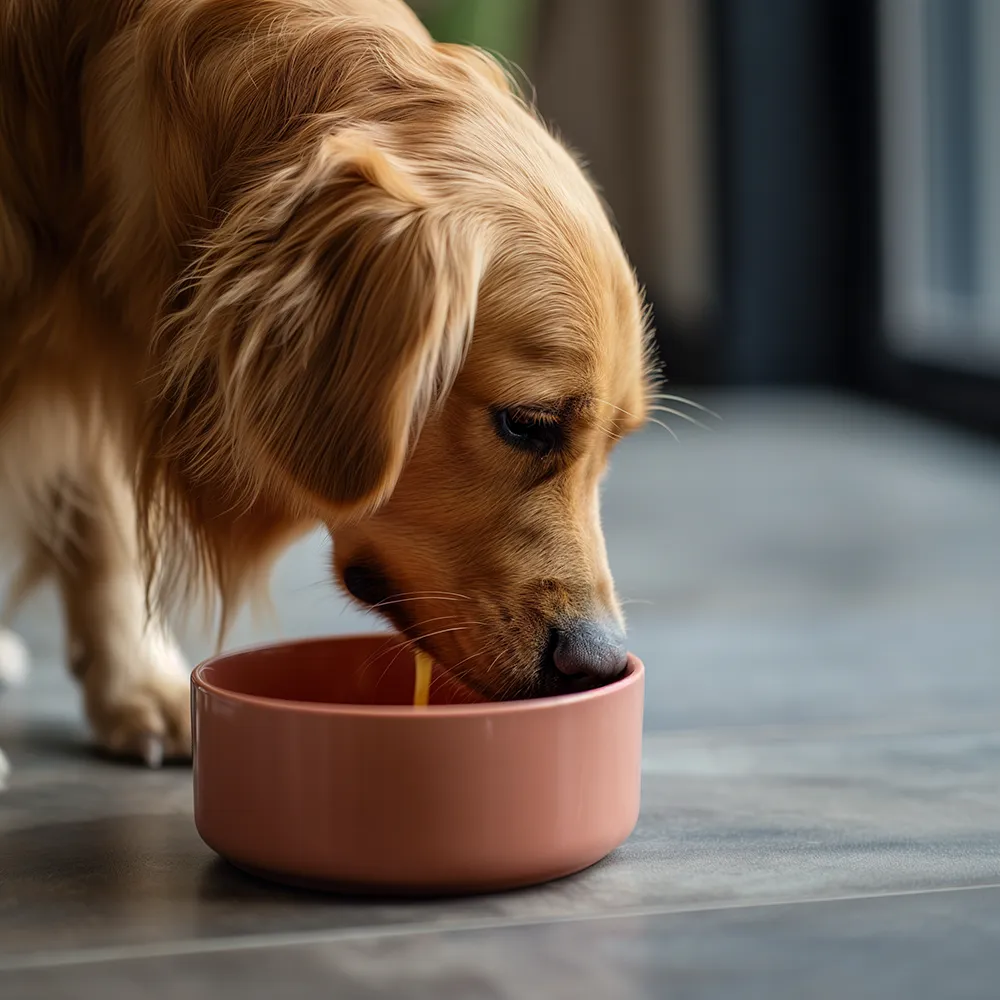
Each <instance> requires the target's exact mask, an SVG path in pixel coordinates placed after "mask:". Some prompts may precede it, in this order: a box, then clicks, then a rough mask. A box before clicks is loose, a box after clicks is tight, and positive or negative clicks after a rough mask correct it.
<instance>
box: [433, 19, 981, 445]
mask: <svg viewBox="0 0 1000 1000" xmlns="http://www.w3.org/2000/svg"><path fill="white" fill-rule="evenodd" d="M416 7H417V9H418V11H419V12H420V13H421V14H422V16H423V17H424V18H425V20H426V23H427V24H428V26H429V27H430V29H431V30H432V32H433V33H434V34H435V35H436V36H437V37H438V38H441V39H446V40H453V41H464V42H472V43H475V44H477V45H481V46H483V47H484V48H487V49H490V50H492V51H494V52H496V53H499V54H501V55H502V56H503V57H505V58H506V59H507V60H509V61H511V62H512V63H514V64H516V65H517V66H518V67H521V68H522V69H523V71H524V74H525V75H526V76H527V78H528V79H530V80H531V81H532V83H533V84H534V87H535V91H536V95H537V101H538V104H539V107H540V109H541V112H542V114H543V115H544V117H545V118H546V119H547V120H548V121H550V122H551V123H552V124H553V125H554V126H555V128H556V129H557V130H558V132H559V133H560V134H561V135H562V136H564V137H565V138H566V140H567V141H568V142H569V143H570V144H571V145H572V146H574V147H575V148H576V149H577V150H578V151H579V152H580V153H581V155H582V156H583V158H584V159H585V160H586V162H587V163H588V164H589V166H590V169H591V172H592V174H593V176H594V178H595V179H596V180H597V182H598V183H599V185H600V186H601V188H602V189H603V191H604V193H605V195H606V197H607V200H608V202H609V203H610V205H611V207H612V209H613V212H614V215H615V219H616V221H617V224H618V226H619V229H620V232H621V234H622V238H623V240H624V242H625V245H626V247H627V249H628V251H629V253H630V254H631V256H632V258H633V260H634V262H635V264H636V267H637V269H638V271H639V275H640V278H641V280H642V281H643V282H644V284H645V285H646V288H647V290H648V294H649V298H650V300H651V302H652V303H653V306H654V308H655V318H656V326H657V330H658V334H659V338H660V343H661V347H662V351H663V357H664V361H665V364H666V371H667V374H668V376H669V378H670V379H671V380H672V381H674V382H678V383H682V384H692V383H697V384H700V385H706V384H725V385H748V384H749V385H762V384H767V385H789V384H794V385H802V384H810V385H821V386H835V387H839V388H846V389H849V390H851V391H860V392H864V393H867V394H870V395H874V396H878V397H884V398H891V399H893V400H896V401H899V402H901V403H905V404H906V405H908V406H914V407H919V408H922V409H926V410H929V411H933V412H936V413H938V414H941V415H943V416H947V417H950V418H954V419H959V420H962V421H966V422H970V423H974V424H976V425H977V426H980V427H986V428H990V429H992V430H994V431H996V430H997V429H998V428H1000V381H998V379H1000V282H998V281H996V280H991V279H992V278H994V276H995V275H997V274H998V273H1000V60H998V59H997V58H996V53H997V52H1000V4H998V3H996V2H995V0H881V2H877V0H419V2H418V3H417V4H416Z"/></svg>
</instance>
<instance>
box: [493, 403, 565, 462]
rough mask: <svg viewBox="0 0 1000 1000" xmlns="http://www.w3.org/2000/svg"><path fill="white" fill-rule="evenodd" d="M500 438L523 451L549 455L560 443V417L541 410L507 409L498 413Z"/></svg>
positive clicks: (497, 423) (497, 422)
mask: <svg viewBox="0 0 1000 1000" xmlns="http://www.w3.org/2000/svg"><path fill="white" fill-rule="evenodd" d="M496 427H497V434H499V435H500V440H501V441H504V442H505V443H506V444H509V445H511V446H512V447H514V448H520V449H521V450H522V451H532V452H535V454H537V455H548V454H549V453H550V452H552V451H555V450H556V448H558V447H559V444H560V430H561V428H560V425H559V418H558V417H557V416H556V415H555V414H554V413H545V412H542V411H539V410H519V409H513V408H511V409H506V410H498V411H497V413H496Z"/></svg>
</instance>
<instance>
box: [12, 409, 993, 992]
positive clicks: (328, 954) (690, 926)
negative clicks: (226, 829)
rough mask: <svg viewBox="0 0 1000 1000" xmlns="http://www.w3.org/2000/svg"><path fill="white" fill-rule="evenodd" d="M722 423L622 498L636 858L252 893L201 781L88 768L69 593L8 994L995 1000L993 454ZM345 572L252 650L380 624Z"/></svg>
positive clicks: (641, 458)
mask: <svg viewBox="0 0 1000 1000" xmlns="http://www.w3.org/2000/svg"><path fill="white" fill-rule="evenodd" d="M699 398H701V397H699ZM708 402H710V403H713V404H714V405H715V406H716V408H717V409H720V410H721V411H722V412H723V415H724V416H725V423H724V424H723V425H722V427H721V429H720V430H718V431H716V432H715V433H713V434H711V435H706V434H702V433H694V434H686V435H682V437H681V442H680V443H679V444H677V443H674V442H673V441H671V440H670V439H669V437H667V436H666V435H662V434H645V435H643V436H642V437H640V438H639V439H637V440H635V441H632V442H629V443H628V444H627V445H626V446H625V447H624V448H623V449H622V450H621V451H620V453H619V455H618V456H617V458H616V461H615V468H614V472H613V474H612V476H611V479H610V481H609V484H608V487H607V492H606V500H605V510H606V527H607V533H608V537H609V546H610V549H611V555H612V562H613V564H614V565H615V568H616V575H617V577H618V580H619V584H620V589H621V591H622V593H623V595H624V596H625V597H626V598H629V599H634V601H635V603H631V604H629V606H628V611H629V614H630V619H631V635H632V646H633V648H634V649H635V650H636V651H637V652H639V653H640V655H642V656H643V658H644V659H645V660H646V663H647V665H648V667H649V684H648V702H647V712H646V729H647V735H646V744H645V776H644V786H643V810H642V816H641V819H640V822H639V826H638V828H637V830H636V832H635V834H634V836H633V837H632V839H631V840H630V841H629V842H628V843H627V844H626V845H625V846H624V847H623V848H622V849H621V850H619V851H618V852H616V853H615V854H614V855H613V856H612V857H610V858H608V859H607V860H605V861H604V862H602V863H601V864H599V865H598V866H596V867H595V868H593V869H591V870H590V871H588V872H585V873H583V874H582V875H579V876H577V877H575V878H572V879H567V880H565V881H562V882H559V883H555V884H552V885H548V886H542V887H539V888H536V889H531V890H526V891H521V892H516V893H508V894H503V895H498V896H492V897H480V898H472V899H463V900H452V901H446V902H442V901H425V902H405V903H404V902H398V901H392V900H388V901H375V900H365V901H359V900H345V899H337V898H332V897H326V896H322V895H318V894H309V893H299V892H293V891H290V890H285V889H278V888H274V887H271V886H269V885H266V884H263V883H260V882H256V881H253V880H251V879H249V878H247V877H245V876H243V875H241V874H239V873H237V872H236V871H234V870H232V869H230V868H229V867H227V866H226V865H225V864H223V863H221V862H219V861H217V860H216V859H215V858H214V857H213V855H212V854H211V852H210V851H209V850H208V849H207V848H206V847H204V846H203V845H202V844H201V842H200V841H199V839H198V837H197V834H196V833H195V831H194V828H193V825H192V821H191V802H190V776H189V774H188V773H187V772H186V771H185V770H183V769H167V770H164V771H161V772H153V773H150V772H145V771H142V770H140V769H138V768H131V767H122V766H118V765H114V764H111V763H109V762H106V761H103V760H101V759H99V758H96V757H94V756H93V755H92V754H90V753H89V751H88V748H87V743H86V734H85V731H84V730H83V729H82V727H81V725H80V722H79V719H78V714H77V704H76V696H75V693H74V691H73V689H72V687H71V685H70V683H69V682H68V681H67V680H66V678H65V677H64V675H63V672H62V670H61V668H60V667H59V660H60V656H61V634H60V628H59V623H58V613H57V610H56V608H55V605H54V603H53V602H52V599H51V596H50V595H43V596H42V597H41V598H39V599H38V600H37V601H36V602H35V603H34V604H33V606H32V607H31V609H30V610H29V612H28V613H27V614H26V615H25V618H24V621H23V622H22V623H21V627H22V630H23V632H24V634H25V635H26V636H27V637H28V639H29V640H30V642H31V644H32V647H33V650H34V653H35V655H36V660H37V664H36V669H35V671H34V673H33V674H32V677H31V681H30V683H29V685H28V687H26V688H24V689H22V690H19V691H16V692H13V693H10V694H8V695H6V696H5V697H4V699H3V700H2V702H0V745H2V746H4V747H5V749H6V750H7V751H8V754H9V756H10V758H11V760H12V762H13V764H14V767H15V772H14V776H13V782H12V786H11V789H10V790H9V792H8V793H7V794H6V795H5V796H3V797H2V798H0V996H3V997H5V998H6V997H11V998H12V1000H13V998H18V1000H20V998H22V997H25V998H30V997H64V996H65V997H85V998H90V997H100V998H102V1000H103V998H106V997H118V996H122V997H130V996H144V997H175V996H176V997H185V998H190V997H193V996H198V995H202V994H206V995H207V994H208V993H209V992H211V993H212V994H214V995H216V996H218V997H220V998H221V997H228V996H233V997H236V996H239V997H247V998H256V997H273V996H276V995H277V993H278V992H279V990H280V991H281V992H283V993H285V994H287V995H288V996H290V997H300V996H301V997H313V996H321V995H322V996H337V997H344V998H355V997H358V998H373V997H393V998H395V997H435V998H437V997H455V998H465V997H472V998H479V997H484V998H485V997H489V998H508V997H509V998H524V997H535V996H538V997H558V998H561V997H567V998H569V997H573V998H577V997H585V996H586V997H628V998H631V997H636V998H652V997H680V998H692V1000H695V998H702V997H706V998H707V997H740V998H744V997H745V998H748V1000H756V998H761V1000H764V998H768V1000H774V998H778V997H788V998H806V997H808V998H813V997H815V998H823V1000H825V998H827V997H829V998H833V997H837V998H841V997H844V996H850V997H857V998H867V997H873V998H874V997H879V998H886V997H897V996H898V997H907V998H940V997H963V998H964V997H977V998H978V997H983V998H986V997H989V998H994V997H996V996H997V991H998V987H997V985H996V984H997V982H998V979H1000V957H998V952H997V949H996V941H997V940H998V935H1000V794H998V785H1000V780H998V779H1000V726H998V725H997V718H998V711H1000V669H998V667H1000V450H998V449H997V448H995V447H993V446H991V445H988V444H985V443H983V442H980V441H977V440H976V439H973V438H969V437H964V436H962V435H958V434H954V433H952V432H949V431H946V430H942V429H940V428H937V427H935V426H933V425H929V424H926V423H923V422H921V421H918V420H914V419H912V418H907V417H903V416H900V415H897V414H894V413H892V412H891V411H884V410H881V409H878V408H873V407H870V406H867V405H862V404H860V403H858V402H856V401H853V400H848V399H838V398H834V397H826V396H817V395H799V394H788V395H762V396H748V395H736V396H722V397H719V398H716V399H711V400H708ZM638 483H642V489H637V488H635V484H638ZM323 558H324V552H323V545H322V543H321V541H320V540H318V539H310V540H308V541H306V542H305V543H303V544H302V545H301V546H299V547H298V548H296V549H295V550H294V551H293V552H291V553H289V556H288V557H287V558H286V559H285V560H284V561H283V562H282V564H281V565H280V567H279V569H278V572H277V574H276V578H275V588H274V590H275V598H276V605H277V611H278V619H279V622H280V626H279V625H277V624H276V625H272V626H270V627H268V628H261V627H258V628H257V629H256V630H255V629H254V628H253V627H252V626H251V624H250V623H249V622H247V621H243V622H241V623H240V626H239V629H238V632H237V634H236V636H235V637H234V641H235V642H244V641H249V640H251V639H255V638H259V637H261V636H264V635H273V634H277V633H279V632H280V633H283V634H290V635H300V634H310V633H316V632H324V631H350V630H352V629H355V628H358V627H359V626H362V627H364V626H365V625H366V624H367V622H366V620H365V619H364V618H363V617H362V616H361V615H359V614H358V613H357V612H354V611H352V610H349V609H347V610H345V609H344V608H343V604H342V602H340V600H339V599H338V598H337V597H336V596H335V595H334V594H333V592H332V591H331V589H330V588H329V586H328V585H327V584H325V582H324V576H325V573H324V568H323ZM640 602H649V603H640ZM188 647H189V651H190V652H191V655H192V656H193V657H194V656H197V655H199V653H200V652H202V651H203V650H204V646H203V645H202V644H200V643H199V642H197V641H196V640H192V641H191V642H189V643H188Z"/></svg>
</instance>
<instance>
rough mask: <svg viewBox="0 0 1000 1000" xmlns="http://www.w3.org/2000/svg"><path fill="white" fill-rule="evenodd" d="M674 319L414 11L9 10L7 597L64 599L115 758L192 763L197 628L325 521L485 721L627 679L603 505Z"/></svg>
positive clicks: (0, 111) (373, 5) (505, 85)
mask: <svg viewBox="0 0 1000 1000" xmlns="http://www.w3.org/2000/svg"><path fill="white" fill-rule="evenodd" d="M648 326H649V324H648V322H647V317H646V313H645V310H644V306H643V297H642V294H641V290H640V288H639V287H638V284H637V281H636V278H635V275H634V272H633V270H632V268H631V266H630V264H629V262H628V259H627V257H626V254H625V252H624V250H623V249H622V246H621V244H620V241H619V239H618V236H617V235H616V232H615V230H614V227H613V225H612V223H611V222H610V221H609V216H608V213H607V211H606V210H605V207H604V205H603V204H602V202H601V200H600V197H599V195H598V194H597V193H596V192H595V189H594V186H593V185H592V184H591V182H590V181H589V180H588V178H587V176H586V174H585V172H584V170H583V169H582V167H581V166H580V164H579V163H578V162H577V160H576V159H575V158H574V156H573V154H571V153H570V152H569V151H568V150H567V149H566V148H565V147H564V145H563V144H562V143H561V142H560V141H558V140H557V139H556V138H555V137H554V136H553V135H552V134H551V133H550V132H549V131H548V130H547V129H546V127H545V126H544V125H543V124H542V122H541V121H540V119H539V117H538V116H537V115H536V113H535V112H534V111H533V109H532V108H531V106H530V105H529V104H528V103H527V102H526V101H525V100H524V99H523V98H522V97H521V96H520V94H519V93H518V91H517V89H516V87H515V86H514V85H513V84H512V83H511V82H510V80H509V78H508V74H506V73H505V72H504V71H503V70H502V68H501V67H500V65H499V64H498V63H497V62H496V61H494V60H493V59H492V58H491V57H489V56H487V55H485V54H483V53H481V52H479V51H478V50H476V49H473V48H469V47H464V46H457V45H446V44H436V43H434V42H433V41H432V39H431V38H430V36H429V35H428V33H427V32H426V30H425V29H424V28H423V26H422V25H421V23H420V22H419V20H418V19H417V17H416V16H415V15H414V14H413V13H412V12H411V11H410V10H409V8H407V7H406V6H404V5H403V4H402V3H401V2H398V0H5V2H4V3H3V5H2V6H0V420H2V422H0V502H2V503H3V505H4V510H5V517H4V526H5V532H6V534H7V536H8V538H7V540H8V542H9V543H10V546H11V550H12V551H14V549H15V547H16V549H17V551H18V552H19V554H20V555H21V556H23V563H22V568H21V572H20V575H19V576H18V578H17V579H16V580H15V583H14V585H13V595H12V597H13V603H16V601H17V599H19V598H20V597H21V596H23V594H24V593H26V592H27V591H28V590H29V589H30V587H31V586H33V585H34V583H36V582H37V581H38V580H40V579H42V578H44V577H46V576H50V577H51V578H53V579H54V580H55V582H56V584H57V586H58V590H59V592H60V594H61V598H62V604H63V606H64V608H65V617H66V626H67V635H68V649H69V660H70V663H69V666H70V669H71V670H72V673H73V674H74V675H75V677H76V678H77V679H78V681H79V683H80V685H81V688H82V692H83V699H84V704H85V708H86V712H87V716H88V718H89V722H90V725H91V727H92V729H93V733H94V736H95V738H96V741H97V742H98V743H99V744H100V745H101V746H102V747H104V748H105V749H107V750H109V751H111V752H112V753H115V754H120V755H123V756H131V757H136V756H138V757H143V758H145V759H146V760H147V762H149V763H151V764H155V763H158V762H159V760H160V759H161V758H162V757H163V756H164V755H167V756H184V755H186V754H188V753H189V751H190V738H191V737H190V721H189V695H188V690H189V689H188V668H187V666H186V664H185V663H184V660H183V658H182V656H181V654H180V653H179V651H178V649H177V645H176V642H175V640H174V638H173V637H172V635H171V633H170V630H169V628H168V626H167V624H166V619H167V617H168V616H169V613H170V612H171V611H172V609H174V608H175V607H182V606H183V607H187V606H190V605H191V604H192V603H193V602H196V601H201V600H206V599H211V597H212V595H216V596H217V598H218V600H219V602H220V606H221V617H222V621H223V625H225V623H227V622H228V621H229V620H230V619H231V616H232V614H233V611H234V610H235V609H236V608H238V607H239V606H240V605H241V603H242V602H243V601H245V600H246V599H248V598H250V597H252V596H253V594H254V593H255V592H256V591H257V590H258V589H259V586H260V583H261V581H262V580H264V579H266V575H267V569H268V567H269V565H270V564H271V562H272V561H273V559H274V558H275V557H276V556H277V555H278V554H279V553H280V552H281V550H282V549H283V548H284V547H285V546H286V545H287V544H288V543H289V542H290V541H292V540H293V539H295V538H296V537H297V536H299V535H301V534H302V533H304V532H306V531H309V530H310V529H313V528H315V527H317V526H325V528H326V529H327V531H328V532H329V535H330V537H331V539H332V552H333V555H332V573H333V575H334V577H335V579H336V580H337V581H338V582H339V584H340V585H341V586H342V587H343V588H344V589H345V590H346V591H347V592H348V593H349V594H350V595H352V596H353V597H354V598H355V599H356V600H357V601H359V602H361V603H362V604H363V605H365V606H368V607H370V608H374V609H376V610H377V611H378V612H380V613H381V614H382V615H384V616H385V617H386V618H387V619H388V620H389V621H390V622H391V623H392V624H393V625H394V626H395V627H396V629H398V630H399V631H400V632H401V633H403V635H404V636H405V637H407V638H408V639H409V640H411V641H412V642H413V643H415V644H416V645H417V646H419V647H420V648H422V649H424V650H425V651H426V652H427V653H429V654H430V655H431V656H433V658H434V660H435V661H437V663H438V664H440V665H441V667H442V669H444V670H446V671H450V672H452V673H453V674H454V675H455V676H460V677H461V678H462V679H463V680H464V681H465V682H466V683H467V684H469V685H470V686H472V687H473V688H474V689H476V690H477V691H479V692H481V693H482V694H483V695H485V696H487V697H490V698H524V697H533V696H538V695H545V694H552V693H557V692H561V691H567V690H575V689H577V688H579V687H581V686H586V685H593V684H600V683H604V682H606V681H609V680H611V679H612V678H614V677H616V676H618V675H619V674H620V673H621V672H622V670H623V669H624V667H625V663H626V647H625V637H624V624H623V619H622V612H621V608H620V606H619V601H618V599H617V598H616V595H615V590H614V585H613V582H612V577H611V573H610V571H609V567H608V561H607V556H606V552H605V545H604V540H603V536H602V532H601V524H600V514H599V484H600V481H601V478H602V475H603V473H604V470H605V468H606V465H607V460H608V455H609V453H610V451H611V449H612V447H613V446H614V444H615V443H616V442H617V441H618V440H619V439H620V438H621V437H622V436H624V435H625V434H627V433H629V432H631V431H633V430H635V429H636V428H638V427H639V426H641V425H642V424H643V422H644V420H645V419H646V414H647V410H648V408H649V406H650V398H651V393H652V389H651V387H652V385H653V379H652V375H651V371H652V363H651V350H650V338H649V334H648ZM0 638H2V639H3V642H0V655H2V653H3V649H4V643H7V645H8V646H11V648H15V647H16V643H15V642H14V639H13V637H12V635H11V634H10V633H5V634H4V635H3V636H2V637H0ZM17 655H20V654H19V653H18V652H16V650H15V654H14V656H15V658H16V656H17Z"/></svg>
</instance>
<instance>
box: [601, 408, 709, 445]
mask: <svg viewBox="0 0 1000 1000" xmlns="http://www.w3.org/2000/svg"><path fill="white" fill-rule="evenodd" d="M595 402H598V403H603V404H604V405H605V406H610V407H611V408H612V409H613V410H617V411H618V412H619V413H624V414H625V415H626V416H627V417H631V418H632V419H633V420H635V421H637V422H640V423H641V422H642V418H641V417H639V416H637V415H636V414H635V413H633V412H632V411H631V410H626V409H625V407H624V406H618V405H616V404H615V403H612V402H611V401H610V400H607V399H596V400H595ZM679 415H680V416H682V415H683V414H679ZM686 419H691V418H686ZM646 420H647V421H648V422H649V423H651V424H656V426H657V427H662V428H663V429H664V430H665V431H666V432H667V433H668V434H669V435H670V436H671V437H672V438H673V439H674V440H675V441H680V438H679V437H678V436H677V433H676V432H675V431H674V429H673V428H672V427H670V426H668V425H667V424H665V423H664V422H663V421H662V420H657V418H656V417H647V418H646Z"/></svg>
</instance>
